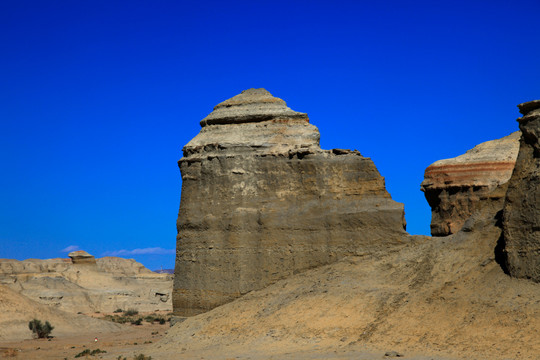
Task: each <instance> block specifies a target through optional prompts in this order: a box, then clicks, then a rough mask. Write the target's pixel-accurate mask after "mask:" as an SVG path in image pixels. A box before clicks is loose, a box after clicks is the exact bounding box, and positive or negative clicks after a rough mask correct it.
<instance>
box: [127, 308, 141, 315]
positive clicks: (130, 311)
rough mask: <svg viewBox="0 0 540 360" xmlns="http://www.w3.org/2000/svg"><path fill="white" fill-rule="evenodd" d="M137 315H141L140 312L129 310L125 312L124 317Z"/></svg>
mask: <svg viewBox="0 0 540 360" xmlns="http://www.w3.org/2000/svg"><path fill="white" fill-rule="evenodd" d="M137 314H139V311H138V310H136V309H127V310H126V311H125V312H124V315H126V316H133V315H137Z"/></svg>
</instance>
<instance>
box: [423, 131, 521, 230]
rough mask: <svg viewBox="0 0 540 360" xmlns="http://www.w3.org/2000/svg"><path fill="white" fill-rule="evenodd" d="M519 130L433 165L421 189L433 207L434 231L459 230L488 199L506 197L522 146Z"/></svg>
mask: <svg viewBox="0 0 540 360" xmlns="http://www.w3.org/2000/svg"><path fill="white" fill-rule="evenodd" d="M519 138H520V132H519V131H518V132H515V133H513V134H511V135H509V136H506V137H504V138H502V139H498V140H492V141H488V142H485V143H482V144H480V145H477V146H475V147H474V148H473V149H471V150H469V151H467V152H466V153H465V154H463V155H461V156H458V157H456V158H453V159H445V160H439V161H437V162H435V163H433V164H431V165H430V166H429V167H428V168H427V169H426V172H425V174H424V181H423V182H422V185H421V190H422V191H423V192H424V194H425V196H426V200H427V201H428V203H429V205H430V206H431V234H432V235H433V236H446V235H450V234H455V233H457V232H458V231H459V230H460V229H461V227H462V226H463V224H464V223H465V221H466V220H467V219H468V218H469V217H470V216H471V214H472V213H473V212H475V211H477V210H479V209H480V208H481V207H482V206H483V204H486V203H488V202H486V201H485V200H490V199H494V200H496V199H499V198H503V197H504V196H505V192H506V186H507V183H508V180H509V179H510V176H511V175H512V170H513V169H514V164H515V161H516V157H517V153H518V149H519Z"/></svg>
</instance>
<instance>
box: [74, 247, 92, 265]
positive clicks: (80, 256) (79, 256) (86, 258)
mask: <svg viewBox="0 0 540 360" xmlns="http://www.w3.org/2000/svg"><path fill="white" fill-rule="evenodd" d="M68 256H69V257H70V258H71V261H72V262H73V264H90V265H95V264H96V258H95V257H94V256H93V255H90V254H89V253H87V252H86V251H83V250H77V251H72V252H70V253H69V254H68Z"/></svg>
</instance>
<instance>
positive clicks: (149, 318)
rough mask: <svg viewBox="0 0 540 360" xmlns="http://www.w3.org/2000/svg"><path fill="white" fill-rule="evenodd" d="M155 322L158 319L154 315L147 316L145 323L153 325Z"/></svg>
mask: <svg viewBox="0 0 540 360" xmlns="http://www.w3.org/2000/svg"><path fill="white" fill-rule="evenodd" d="M155 320H156V318H155V316H153V315H147V316H145V318H144V321H146V322H149V323H153V322H154V321H155Z"/></svg>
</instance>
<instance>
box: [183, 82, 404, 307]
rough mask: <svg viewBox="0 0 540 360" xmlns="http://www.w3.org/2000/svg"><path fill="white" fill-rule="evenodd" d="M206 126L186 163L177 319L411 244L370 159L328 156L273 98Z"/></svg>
mask: <svg viewBox="0 0 540 360" xmlns="http://www.w3.org/2000/svg"><path fill="white" fill-rule="evenodd" d="M201 126H202V129H201V131H200V133H199V134H198V135H197V136H196V137H195V138H194V139H192V140H191V141H190V142H189V143H188V144H187V145H186V146H185V147H184V149H183V152H184V157H183V158H182V159H181V160H180V161H179V166H180V170H181V173H182V198H181V204H180V211H179V216H178V222H177V227H178V237H177V255H176V269H175V283H174V291H173V306H174V311H175V313H176V314H177V315H187V316H189V315H194V314H197V313H200V312H204V311H206V310H209V309H212V308H214V307H216V306H219V305H221V304H224V303H226V302H229V301H231V300H233V299H235V298H237V297H239V296H241V295H242V294H245V293H247V292H249V291H251V290H255V289H261V288H263V287H265V286H268V285H269V284H271V283H273V282H275V281H277V280H279V279H281V278H284V277H287V276H289V275H291V274H294V273H297V272H299V271H302V270H305V269H309V268H313V267H316V266H319V265H323V264H328V263H331V262H334V261H336V260H337V259H339V258H342V257H344V256H347V255H361V254H367V253H373V252H377V251H379V250H386V251H388V250H389V249H391V248H392V246H395V245H398V244H400V243H402V242H403V240H402V239H404V238H406V237H405V236H403V235H405V234H406V232H405V230H404V227H405V224H404V213H403V205H402V204H399V203H396V202H394V201H393V200H392V199H391V197H390V195H389V194H388V192H387V191H386V189H385V184H384V178H382V177H381V176H380V174H379V173H378V171H377V169H376V168H375V165H374V164H373V162H372V161H371V159H369V158H365V157H363V156H361V155H360V153H359V152H358V151H350V150H340V149H334V150H321V149H320V146H319V132H318V130H317V128H316V127H315V126H313V125H311V124H309V119H308V117H307V115H306V114H304V113H299V112H295V111H293V110H291V109H289V108H288V107H287V106H286V104H285V102H284V101H283V100H281V99H278V98H275V97H273V96H272V95H271V94H270V93H268V92H267V91H266V90H264V89H250V90H246V91H244V92H242V93H241V94H239V95H237V96H235V97H233V98H231V99H229V100H227V101H224V102H222V103H221V104H219V105H217V106H216V107H215V108H214V111H213V112H212V113H211V114H210V115H208V116H207V117H206V118H205V119H203V120H202V121H201Z"/></svg>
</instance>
